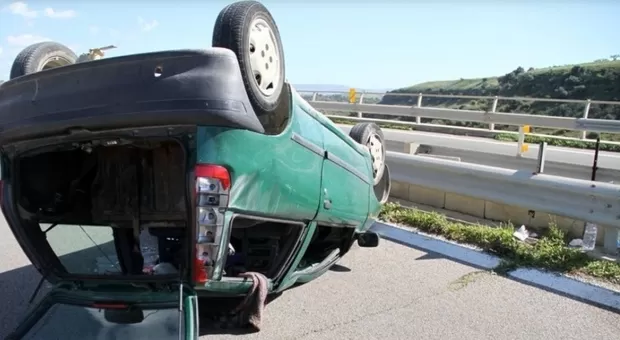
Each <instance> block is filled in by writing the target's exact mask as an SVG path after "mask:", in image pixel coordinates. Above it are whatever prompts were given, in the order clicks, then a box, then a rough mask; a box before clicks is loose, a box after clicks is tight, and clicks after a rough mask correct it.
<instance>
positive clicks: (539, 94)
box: [381, 60, 620, 120]
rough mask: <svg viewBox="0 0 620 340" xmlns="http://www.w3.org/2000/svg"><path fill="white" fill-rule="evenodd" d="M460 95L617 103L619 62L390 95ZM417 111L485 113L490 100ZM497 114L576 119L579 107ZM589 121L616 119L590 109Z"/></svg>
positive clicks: (605, 108)
mask: <svg viewBox="0 0 620 340" xmlns="http://www.w3.org/2000/svg"><path fill="white" fill-rule="evenodd" d="M420 92H422V93H428V94H463V95H474V96H496V95H498V96H506V97H512V96H518V97H534V98H554V99H555V98H557V99H592V100H608V101H620V60H598V61H595V62H590V63H583V64H574V65H564V66H553V67H547V68H540V69H533V68H530V69H528V70H525V69H523V68H522V67H518V68H517V69H515V70H513V71H511V72H509V73H506V74H505V75H502V76H498V77H487V78H477V79H459V80H448V81H432V82H426V83H421V84H417V85H413V86H410V87H406V88H401V89H397V90H394V91H392V93H420ZM416 101H417V98H415V97H408V96H406V97H403V96H390V95H386V96H384V97H383V99H382V100H381V104H388V105H413V104H414V103H415V102H416ZM422 105H428V106H439V107H450V108H459V109H471V110H487V109H489V108H490V105H491V100H482V99H480V100H476V99H474V100H471V99H467V100H465V99H462V100H455V99H445V98H426V99H424V100H423V103H422ZM497 109H498V111H501V112H520V113H530V114H535V115H549V116H562V117H581V116H582V115H583V110H584V104H581V103H575V104H572V103H565V104H560V103H541V102H531V101H528V102H525V101H523V102H517V101H500V102H499V105H498V108H497ZM589 117H590V118H602V119H614V120H618V119H620V106H618V105H592V106H591V107H590V111H589Z"/></svg>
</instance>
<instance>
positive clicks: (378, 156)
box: [366, 133, 385, 184]
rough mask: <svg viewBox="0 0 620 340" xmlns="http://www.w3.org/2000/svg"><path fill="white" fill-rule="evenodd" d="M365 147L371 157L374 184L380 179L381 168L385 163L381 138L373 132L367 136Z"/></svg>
mask: <svg viewBox="0 0 620 340" xmlns="http://www.w3.org/2000/svg"><path fill="white" fill-rule="evenodd" d="M366 147H367V148H368V151H369V152H370V156H371V157H372V173H373V179H374V182H375V184H377V183H379V180H380V179H381V175H382V174H383V168H384V165H385V159H384V155H385V152H384V146H383V143H382V142H381V138H380V137H379V136H378V135H377V134H376V133H373V134H372V135H370V137H369V138H368V142H366Z"/></svg>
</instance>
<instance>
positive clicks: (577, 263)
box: [379, 203, 620, 284]
mask: <svg viewBox="0 0 620 340" xmlns="http://www.w3.org/2000/svg"><path fill="white" fill-rule="evenodd" d="M379 218H380V219H382V220H384V221H386V222H391V223H396V224H400V225H404V226H407V227H410V228H414V229H417V230H419V231H421V232H424V233H428V234H434V235H438V236H441V237H443V238H445V239H448V240H451V241H455V242H458V243H463V244H469V245H472V246H475V247H477V248H480V249H482V250H483V251H485V252H488V253H490V254H493V255H497V256H499V257H500V258H501V259H502V264H501V265H500V266H499V267H498V268H496V269H495V271H496V272H498V273H500V274H505V273H507V272H509V271H511V270H514V269H517V268H520V267H529V268H536V269H542V270H549V271H554V272H559V273H567V274H575V275H579V274H581V275H587V276H590V277H594V278H597V279H601V280H604V281H607V282H610V283H613V284H620V264H619V263H616V262H611V261H606V260H597V259H594V258H591V257H590V256H588V255H587V254H585V253H584V252H582V251H581V250H579V249H575V248H569V247H568V246H567V244H568V241H569V240H568V238H567V236H566V235H565V233H564V232H563V231H562V230H560V229H559V228H558V227H557V226H555V225H550V226H549V229H548V230H546V231H545V233H544V234H543V235H540V238H538V240H537V241H536V242H534V243H533V244H530V243H525V242H521V241H519V240H517V239H515V238H514V237H513V235H512V234H513V232H514V231H515V229H514V226H512V225H510V224H502V225H500V226H499V227H490V226H485V225H472V224H465V223H457V222H452V221H450V220H449V219H447V218H446V216H444V215H442V214H439V213H436V212H426V211H420V210H415V209H410V208H406V207H402V206H400V205H399V204H396V203H386V204H385V205H383V208H382V210H381V214H380V215H379Z"/></svg>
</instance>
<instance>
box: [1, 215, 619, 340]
mask: <svg viewBox="0 0 620 340" xmlns="http://www.w3.org/2000/svg"><path fill="white" fill-rule="evenodd" d="M2 222H3V221H2ZM0 231H1V232H2V233H3V235H7V236H6V237H2V238H0V254H1V256H2V261H0V292H1V293H0V294H2V296H0V301H2V304H3V306H2V308H0V320H1V322H0V338H4V336H5V335H6V334H7V332H8V331H9V330H10V329H12V328H13V327H14V326H15V325H16V322H17V320H18V319H19V318H20V317H21V316H22V315H23V314H24V312H25V310H26V303H27V301H28V298H29V297H30V294H31V292H32V291H33V289H34V287H35V286H36V284H37V282H38V280H39V275H38V273H36V271H35V270H34V269H33V267H32V266H30V265H29V261H28V260H27V258H26V257H25V256H24V254H23V253H22V251H21V249H20V248H19V247H18V245H17V244H16V242H15V240H14V239H13V237H12V236H11V234H10V232H9V231H8V229H7V227H6V224H5V223H4V222H3V223H1V224H0ZM66 242H67V243H69V242H72V240H71V239H66ZM64 322H66V324H65V325H63V327H55V329H56V330H55V334H52V333H50V334H46V336H45V339H50V340H51V339H62V338H63V337H62V334H61V333H62V332H66V331H68V330H71V327H78V326H81V327H90V328H95V329H96V328H97V325H96V324H88V323H86V324H85V322H86V321H82V319H80V318H79V316H78V315H75V316H72V315H71V314H70V313H69V314H65V318H64ZM88 322H90V323H93V322H94V321H93V320H92V319H91V320H89V321H88ZM203 324H205V325H206V327H205V329H206V331H204V332H203V334H202V336H201V339H441V340H446V339H459V340H469V339H471V340H480V339H492V340H496V339H524V340H526V339H527V340H531V339H586V338H587V339H615V338H618V334H620V315H618V314H615V313H612V312H609V311H606V310H603V309H600V308H597V307H593V306H590V305H588V304H585V303H582V302H577V301H575V300H571V299H569V298H566V297H562V296H559V295H556V294H554V293H550V292H547V291H545V290H542V289H539V288H535V287H531V286H528V285H525V284H522V283H518V282H516V281H512V280H510V279H506V278H502V277H498V276H494V275H490V274H487V273H485V272H480V271H478V270H477V269H476V268H472V267H470V266H467V265H464V264H460V263H457V262H455V261H453V260H450V259H447V258H444V257H441V256H438V255H436V254H433V253H429V252H427V251H425V250H418V249H411V248H407V247H404V246H401V245H397V244H395V243H391V242H388V241H383V242H382V244H381V246H380V247H379V248H374V249H360V248H357V247H356V248H354V249H353V250H352V252H351V253H350V254H348V255H347V257H345V258H344V259H343V260H342V261H341V262H340V264H339V265H337V266H336V267H334V268H333V270H331V271H330V272H328V273H327V274H326V275H324V276H323V277H321V278H319V279H318V280H316V281H314V282H311V283H309V284H306V285H304V286H300V287H297V288H294V289H292V290H289V291H287V292H285V293H284V294H283V295H282V296H280V297H279V298H277V299H276V300H274V301H273V302H272V303H271V304H269V305H268V306H267V309H266V311H265V315H264V321H263V330H262V331H261V332H260V333H256V334H249V335H248V334H246V335H240V334H238V333H239V331H238V330H237V331H235V330H218V331H215V330H214V329H213V328H212V327H209V326H208V324H207V323H206V322H203ZM104 338H105V337H104ZM102 339H103V338H102ZM105 339H107V338H105Z"/></svg>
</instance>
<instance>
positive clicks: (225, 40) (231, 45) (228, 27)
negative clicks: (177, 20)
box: [212, 0, 286, 115]
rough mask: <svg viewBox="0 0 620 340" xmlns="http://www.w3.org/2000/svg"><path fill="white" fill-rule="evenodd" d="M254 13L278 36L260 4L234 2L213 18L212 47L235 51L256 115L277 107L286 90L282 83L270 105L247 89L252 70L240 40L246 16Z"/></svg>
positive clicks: (267, 13) (271, 21)
mask: <svg viewBox="0 0 620 340" xmlns="http://www.w3.org/2000/svg"><path fill="white" fill-rule="evenodd" d="M256 13H263V15H264V16H265V17H266V18H267V19H268V20H267V22H268V24H269V25H270V26H271V28H272V29H273V31H274V32H273V33H274V34H275V35H276V36H277V37H278V38H279V37H280V32H279V30H278V27H277V25H276V23H275V20H274V19H273V17H272V16H271V13H270V12H269V11H268V10H267V8H266V7H265V6H264V5H263V4H261V3H260V2H257V1H251V0H250V1H238V2H235V3H232V4H230V5H228V6H226V7H224V9H222V11H221V12H220V13H219V15H218V16H217V19H216V20H215V27H214V29H213V38H212V46H213V47H222V48H228V49H230V50H232V51H233V52H235V54H236V55H237V60H238V61H239V67H240V68H241V74H242V77H243V82H244V85H245V87H246V89H248V91H247V92H248V96H249V97H250V101H251V102H252V104H253V105H255V106H256V107H255V110H257V111H262V112H259V115H260V114H261V113H269V112H271V111H273V110H275V109H276V108H277V107H278V106H279V104H280V102H281V100H282V97H284V94H285V92H286V91H285V88H284V84H282V90H281V91H280V94H279V96H278V98H277V99H276V101H275V102H274V103H273V104H272V105H269V104H267V103H265V102H264V101H263V100H261V98H259V97H258V96H259V95H257V94H256V93H254V91H252V90H251V89H252V84H251V83H250V82H251V81H253V80H252V79H251V78H250V76H253V75H251V73H252V71H251V70H248V69H247V66H246V65H245V63H244V56H245V55H246V53H245V50H246V46H245V45H244V43H243V38H244V30H245V29H246V24H247V16H248V15H254V14H256ZM279 47H280V48H279V49H280V62H281V67H282V71H283V74H284V68H285V66H284V65H285V63H284V52H283V51H282V48H281V46H279ZM283 79H284V77H283Z"/></svg>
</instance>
